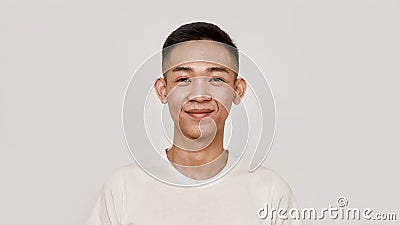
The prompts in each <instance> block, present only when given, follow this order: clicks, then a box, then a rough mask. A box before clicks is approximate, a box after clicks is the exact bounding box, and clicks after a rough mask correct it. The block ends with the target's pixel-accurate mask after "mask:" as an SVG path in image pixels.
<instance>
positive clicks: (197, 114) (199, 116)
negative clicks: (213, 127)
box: [185, 109, 214, 119]
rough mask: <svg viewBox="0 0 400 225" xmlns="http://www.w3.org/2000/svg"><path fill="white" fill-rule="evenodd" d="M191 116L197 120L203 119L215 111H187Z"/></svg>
mask: <svg viewBox="0 0 400 225" xmlns="http://www.w3.org/2000/svg"><path fill="white" fill-rule="evenodd" d="M185 112H186V113H187V114H189V116H191V117H194V118H196V119H202V118H204V117H207V116H209V115H210V114H211V113H212V112H214V110H212V109H191V110H187V111H185Z"/></svg>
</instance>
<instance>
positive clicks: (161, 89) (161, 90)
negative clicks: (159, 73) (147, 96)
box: [154, 77, 167, 104]
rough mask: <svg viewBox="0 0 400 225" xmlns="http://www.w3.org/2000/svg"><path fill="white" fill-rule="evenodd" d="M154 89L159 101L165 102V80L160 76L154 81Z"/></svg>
mask: <svg viewBox="0 0 400 225" xmlns="http://www.w3.org/2000/svg"><path fill="white" fill-rule="evenodd" d="M154 90H155V91H156V93H157V96H158V98H159V99H160V101H161V103H163V104H165V103H167V82H166V81H165V79H164V78H161V77H160V78H158V79H157V80H156V81H155V82H154Z"/></svg>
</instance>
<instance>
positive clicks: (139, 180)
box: [87, 163, 302, 225]
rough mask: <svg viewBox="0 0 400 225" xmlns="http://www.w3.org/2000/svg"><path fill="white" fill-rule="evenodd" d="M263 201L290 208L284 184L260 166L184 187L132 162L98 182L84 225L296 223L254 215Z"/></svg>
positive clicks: (289, 193)
mask: <svg viewBox="0 0 400 225" xmlns="http://www.w3.org/2000/svg"><path fill="white" fill-rule="evenodd" d="M266 204H267V205H268V208H269V209H272V208H275V209H279V208H285V209H287V210H289V209H290V208H295V207H296V204H295V201H294V197H293V194H292V191H291V189H290V187H289V186H288V184H287V183H286V182H285V181H284V180H283V179H282V178H281V177H279V176H278V175H277V174H276V173H274V172H273V171H272V170H270V169H267V168H264V167H260V168H258V169H257V170H256V171H255V172H253V173H249V172H248V171H246V170H243V169H238V168H234V169H233V170H231V171H230V172H229V173H227V174H226V175H225V176H223V177H222V178H221V179H219V180H217V181H215V182H213V183H210V184H206V185H203V186H199V187H190V188H188V187H177V186H172V185H168V184H164V183H162V182H160V181H158V180H156V179H154V178H153V177H151V176H149V175H148V174H147V173H146V172H144V171H143V170H142V169H141V168H140V167H139V166H138V165H137V164H135V163H134V164H131V165H128V166H125V167H122V168H121V169H119V170H118V171H117V172H116V173H115V174H114V175H113V176H112V177H111V178H110V179H109V180H108V181H107V182H106V183H105V184H104V186H103V189H102V191H101V193H100V196H99V198H98V200H97V202H96V205H95V207H94V209H93V211H92V214H91V216H90V217H89V220H88V222H87V225H166V224H168V225H197V224H202V225H204V224H205V225H214V224H216V225H217V224H218V225H222V224H229V225H238V224H240V225H253V224H254V225H256V224H257V225H259V224H268V225H270V224H276V225H278V224H284V225H289V224H290V225H300V224H302V223H301V221H299V220H291V219H280V218H278V217H277V215H276V214H274V217H273V219H271V214H269V216H268V217H267V218H266V219H260V218H259V211H260V208H264V209H265V208H266V207H265V206H266ZM265 212H266V210H264V211H263V212H262V213H263V216H265ZM275 213H276V212H275Z"/></svg>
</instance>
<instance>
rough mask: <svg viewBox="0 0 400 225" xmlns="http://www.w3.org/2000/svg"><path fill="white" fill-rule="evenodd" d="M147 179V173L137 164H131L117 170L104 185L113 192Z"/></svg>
mask: <svg viewBox="0 0 400 225" xmlns="http://www.w3.org/2000/svg"><path fill="white" fill-rule="evenodd" d="M147 177H148V176H146V173H145V172H144V171H143V170H142V169H141V168H140V167H139V166H138V165H137V164H136V163H131V164H128V165H125V166H122V167H120V168H118V169H116V170H115V171H114V172H113V173H112V175H111V176H110V177H109V178H108V179H107V181H106V182H105V183H104V188H105V189H111V190H118V189H122V188H124V187H126V186H127V185H129V184H130V183H131V182H132V181H140V179H145V178H147Z"/></svg>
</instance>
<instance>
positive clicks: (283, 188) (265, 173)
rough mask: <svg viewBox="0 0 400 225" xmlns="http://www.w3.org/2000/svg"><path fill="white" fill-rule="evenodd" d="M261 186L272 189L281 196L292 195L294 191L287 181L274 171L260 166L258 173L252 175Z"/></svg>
mask: <svg viewBox="0 0 400 225" xmlns="http://www.w3.org/2000/svg"><path fill="white" fill-rule="evenodd" d="M250 174H251V176H253V179H255V180H256V181H257V182H258V183H260V185H263V186H266V187H268V188H270V189H272V192H274V193H275V194H279V195H288V194H289V195H290V194H291V193H292V190H291V188H290V186H289V184H288V183H287V182H286V180H285V179H284V178H283V177H281V176H280V175H279V174H278V173H277V172H275V171H274V170H272V169H270V168H267V167H264V166H260V167H259V168H258V169H257V170H256V171H254V172H252V173H250Z"/></svg>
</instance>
